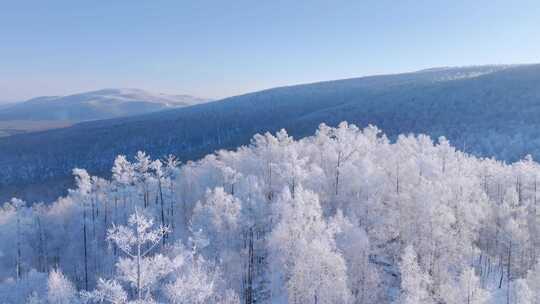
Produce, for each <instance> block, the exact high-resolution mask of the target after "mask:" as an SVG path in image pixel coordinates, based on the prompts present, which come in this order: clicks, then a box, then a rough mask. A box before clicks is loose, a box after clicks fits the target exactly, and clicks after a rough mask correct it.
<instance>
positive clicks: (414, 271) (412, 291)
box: [399, 245, 434, 304]
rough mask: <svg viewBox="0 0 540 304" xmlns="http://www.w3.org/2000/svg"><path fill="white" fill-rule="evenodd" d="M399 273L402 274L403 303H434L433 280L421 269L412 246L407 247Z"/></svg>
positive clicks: (401, 297)
mask: <svg viewBox="0 0 540 304" xmlns="http://www.w3.org/2000/svg"><path fill="white" fill-rule="evenodd" d="M399 271H400V273H401V296H400V300H401V303H403V304H417V303H424V304H429V303H434V300H433V299H432V298H431V294H430V288H431V279H430V277H429V275H428V274H426V273H425V272H424V271H423V270H422V269H421V268H420V265H419V264H418V261H417V255H416V251H415V250H414V248H413V247H412V246H410V245H409V246H407V247H405V250H404V252H403V255H402V257H401V263H400V264H399Z"/></svg>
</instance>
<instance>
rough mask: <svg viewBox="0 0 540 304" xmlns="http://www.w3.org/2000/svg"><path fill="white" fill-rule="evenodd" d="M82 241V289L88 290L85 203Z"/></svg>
mask: <svg viewBox="0 0 540 304" xmlns="http://www.w3.org/2000/svg"><path fill="white" fill-rule="evenodd" d="M83 242H84V289H85V290H88V248H87V246H88V245H87V239H86V203H84V207H83Z"/></svg>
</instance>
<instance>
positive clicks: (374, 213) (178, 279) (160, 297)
mask: <svg viewBox="0 0 540 304" xmlns="http://www.w3.org/2000/svg"><path fill="white" fill-rule="evenodd" d="M130 158H131V157H130ZM73 174H74V177H75V180H76V185H75V187H74V188H73V189H72V190H70V191H69V193H68V195H67V196H66V197H62V198H59V199H58V200H56V201H55V202H54V203H52V204H50V205H44V204H34V205H32V206H28V205H26V204H25V203H24V202H22V201H20V200H18V199H13V200H11V202H9V203H6V204H5V205H4V206H3V207H2V208H0V253H1V254H0V296H1V302H2V303H6V304H19V303H39V304H52V303H54V304H56V303H70V304H79V303H111V304H130V303H133V304H135V303H140V304H142V303H145V304H147V303H171V304H179V303H182V304H202V303H219V304H240V303H244V304H255V303H257V304H273V303H275V304H286V303H289V304H304V303H314V304H357V303H361V304H390V303H392V304H436V303H439V304H502V303H508V304H537V303H540V288H539V286H540V285H539V284H540V263H539V252H538V248H539V247H538V245H539V244H540V234H539V233H538V231H539V229H540V217H539V214H538V208H537V207H538V206H537V201H538V196H539V191H540V188H539V187H538V181H539V180H540V164H538V163H537V162H534V161H533V160H531V159H530V158H529V157H527V158H525V159H523V160H522V161H519V162H515V163H512V164H505V163H503V162H500V161H496V160H493V159H482V158H477V157H475V156H472V155H469V154H466V153H463V152H460V151H458V150H456V149H455V148H454V147H452V146H451V145H450V144H449V142H448V141H447V140H446V139H445V138H439V139H438V140H437V141H436V142H433V141H432V139H430V138H429V137H428V136H425V135H419V136H412V135H409V136H405V135H401V136H399V137H398V138H397V140H396V141H395V142H394V143H392V142H390V141H389V140H388V138H387V137H386V136H384V135H383V134H382V133H381V132H380V130H378V129H377V128H376V127H373V126H368V127H366V128H363V129H360V128H358V127H356V126H354V125H349V124H347V123H345V122H343V123H340V124H339V127H337V128H330V127H328V126H326V125H321V126H320V127H319V129H318V130H317V132H316V134H315V135H314V136H310V137H306V138H304V139H302V140H294V139H293V138H292V137H291V136H289V135H288V134H287V132H286V131H284V130H282V131H279V132H278V133H276V134H275V135H272V134H269V133H267V134H264V135H256V136H254V137H253V138H252V142H251V145H249V146H245V147H241V148H239V149H237V150H236V151H219V152H216V153H214V154H210V155H207V156H206V157H204V158H203V159H202V160H200V161H197V162H189V163H187V164H184V165H182V166H179V164H178V162H177V160H176V159H175V157H173V156H168V157H166V158H164V159H161V160H153V159H151V158H150V157H149V156H148V155H146V154H145V153H143V152H139V153H137V154H136V156H135V158H134V161H129V160H128V158H126V157H125V156H118V157H116V158H115V161H114V165H113V166H112V177H111V178H110V179H102V178H99V177H95V176H90V175H89V174H88V173H87V171H85V170H83V169H75V170H74V171H73Z"/></svg>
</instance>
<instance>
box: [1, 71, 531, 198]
mask: <svg viewBox="0 0 540 304" xmlns="http://www.w3.org/2000/svg"><path fill="white" fill-rule="evenodd" d="M539 83H540V65H517V66H482V67H466V68H444V69H431V70H424V71H419V72H414V73H406V74H397V75H383V76H372V77H363V78H357V79H347V80H338V81H330V82H322V83H315V84H308V85H299V86H291V87H282V88H275V89H270V90H265V91H261V92H255V93H251V94H246V95H242V96H236V97H231V98H227V99H224V100H221V101H217V102H211V103H207V104H202V105H195V106H191V107H185V108H181V109H176V110H170V111H165V112H159V113H153V114H148V115H142V116H136V117H129V118H122V119H113V120H102V121H95V122H87V123H81V124H77V125H75V126H73V127H70V128H65V129H60V130H53V131H48V132H40V133H34V134H25V135H18V136H11V137H8V138H1V139H0V170H1V171H2V172H3V174H2V175H1V176H0V187H2V189H3V190H4V191H3V194H0V195H2V197H4V198H9V197H11V196H13V195H18V196H23V197H24V198H26V199H29V200H36V199H43V200H51V199H54V198H56V197H57V196H58V195H60V194H61V193H62V192H61V189H64V188H65V187H69V186H71V184H70V180H71V179H70V178H69V175H70V173H71V168H73V167H84V168H87V169H88V170H89V172H92V174H98V175H100V176H107V174H108V168H109V167H110V166H111V165H112V162H113V160H114V157H115V156H116V155H118V154H126V155H134V153H135V152H136V151H138V150H145V151H148V153H151V154H152V155H156V156H163V155H167V154H170V153H173V154H175V155H177V156H178V157H179V158H180V159H181V160H194V159H198V158H200V157H202V156H204V155H205V154H207V153H211V152H212V151H214V150H216V149H221V148H226V149H234V148H236V147H238V146H239V145H242V144H247V143H248V142H249V140H250V138H251V135H252V134H254V133H260V132H266V131H271V132H275V131H277V130H279V129H280V128H286V129H287V130H289V132H290V134H291V135H294V136H295V137H297V138H300V137H303V136H307V135H310V134H311V132H313V130H314V129H315V128H316V127H317V126H318V124H319V123H321V122H325V123H327V124H328V125H336V124H337V123H339V122H340V121H342V120H347V121H350V122H351V123H355V124H357V125H360V126H366V125H368V124H375V125H377V126H379V127H380V128H381V129H382V130H383V131H384V132H385V133H386V134H388V136H389V138H390V139H395V138H396V136H397V135H398V134H401V133H425V134H429V135H432V136H434V137H438V136H441V135H444V136H446V137H447V138H448V139H449V140H450V141H451V142H453V143H454V145H456V146H457V147H459V148H460V149H462V150H464V151H466V152H469V153H474V154H475V155H478V156H495V157H497V158H499V159H501V160H508V161H512V160H517V159H519V158H521V157H523V156H524V155H526V154H528V153H530V154H531V155H533V157H534V158H537V157H539V156H540V140H539V138H540V131H539V130H540V120H538V117H539V115H540V86H539V85H538V84H539ZM36 147H39V149H36Z"/></svg>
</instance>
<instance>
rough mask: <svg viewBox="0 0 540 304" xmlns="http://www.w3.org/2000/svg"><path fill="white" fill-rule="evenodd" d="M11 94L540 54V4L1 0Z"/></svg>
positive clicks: (200, 87) (322, 75)
mask: <svg viewBox="0 0 540 304" xmlns="http://www.w3.org/2000/svg"><path fill="white" fill-rule="evenodd" d="M0 4H1V5H0V100H4V101H6V100H20V99H25V98H29V97H33V96H39V95H64V94H68V93H75V92H81V91H86V90H93V89H99V88H109V87H133V88H142V89H147V90H150V91H156V92H164V93H186V94H193V95H197V96H203V97H212V98H218V97H225V96H230V95H236V94H240V93H245V92H249V91H254V90H259V89H264V88H270V87H275V86H281V85H289V84H297V83H306V82H314V81H320V80H331V79H339V78H349V77H357V76H364V75H371V74H382V73H395V72H403V71H412V70H418V69H423V68H429V67H436V66H462V65H477V64H491V63H494V64H499V63H536V62H540V1H538V0H530V1H510V0H505V1H502V0H501V1H498V0H490V1H487V0H467V1H466V0H452V1H451V0H448V1H443V0H440V1H438V0H433V1H431V0H430V1H427V0H426V1H420V0H418V1H398V0H388V1H386V0H376V1H369V0H355V1H330V0H321V1H315V0H314V1H293V0H290V1H253V0H249V1H243V0H233V1H225V0H221V1H205V0H195V1H180V0H176V1H159V0H146V1H145V0H131V1H122V0H113V1H111V0H104V1H99V0H93V1H74V0H65V1H55V0H47V1H42V0H34V1H25V0H0Z"/></svg>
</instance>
